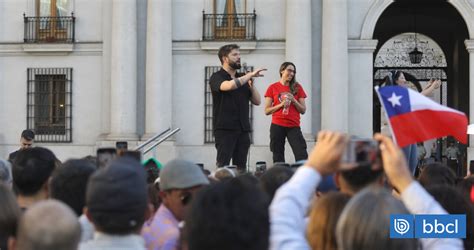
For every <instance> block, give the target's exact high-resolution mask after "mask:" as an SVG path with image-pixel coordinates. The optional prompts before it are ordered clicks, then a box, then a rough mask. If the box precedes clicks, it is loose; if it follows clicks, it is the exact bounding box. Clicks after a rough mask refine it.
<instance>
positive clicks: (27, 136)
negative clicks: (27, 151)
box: [21, 129, 35, 141]
mask: <svg viewBox="0 0 474 250" xmlns="http://www.w3.org/2000/svg"><path fill="white" fill-rule="evenodd" d="M21 137H23V138H25V139H26V140H27V141H31V140H33V139H35V132H33V131H32V130H29V129H25V130H23V132H21Z"/></svg>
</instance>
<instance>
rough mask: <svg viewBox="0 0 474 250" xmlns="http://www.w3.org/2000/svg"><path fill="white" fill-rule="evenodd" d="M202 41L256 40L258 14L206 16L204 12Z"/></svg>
mask: <svg viewBox="0 0 474 250" xmlns="http://www.w3.org/2000/svg"><path fill="white" fill-rule="evenodd" d="M202 18H203V26H202V40H204V41H214V40H256V37H255V26H256V25H255V24H256V19H257V14H255V10H254V11H253V13H244V14H205V13H204V11H203V12H202Z"/></svg>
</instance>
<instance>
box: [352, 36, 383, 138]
mask: <svg viewBox="0 0 474 250" xmlns="http://www.w3.org/2000/svg"><path fill="white" fill-rule="evenodd" d="M377 42H378V41H377V40H349V43H348V46H349V98H348V101H349V106H348V107H349V109H348V117H349V124H350V125H349V127H348V132H349V134H350V135H356V136H359V137H363V138H372V134H373V129H372V126H373V125H372V120H373V115H372V113H373V112H372V109H373V108H372V106H373V81H374V80H373V75H374V74H373V60H374V59H373V54H374V50H375V48H376V46H377Z"/></svg>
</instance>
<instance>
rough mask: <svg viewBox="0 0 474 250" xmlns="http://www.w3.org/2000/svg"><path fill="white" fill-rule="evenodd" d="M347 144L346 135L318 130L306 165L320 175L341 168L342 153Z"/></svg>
mask: <svg viewBox="0 0 474 250" xmlns="http://www.w3.org/2000/svg"><path fill="white" fill-rule="evenodd" d="M346 145H347V136H346V135H345V134H343V133H339V132H332V131H320V132H319V133H318V138H317V142H316V146H314V148H313V150H312V151H311V153H310V155H309V156H308V161H307V162H306V165H308V166H310V167H312V168H314V169H315V170H316V171H318V172H319V173H320V174H321V175H328V174H332V173H334V172H336V171H337V170H342V168H345V167H343V166H342V165H341V164H340V162H341V157H342V154H343V153H344V150H345V148H346Z"/></svg>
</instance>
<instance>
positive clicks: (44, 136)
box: [27, 68, 72, 142]
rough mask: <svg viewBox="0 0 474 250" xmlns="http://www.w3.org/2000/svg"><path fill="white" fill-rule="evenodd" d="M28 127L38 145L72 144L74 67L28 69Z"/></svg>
mask: <svg viewBox="0 0 474 250" xmlns="http://www.w3.org/2000/svg"><path fill="white" fill-rule="evenodd" d="M27 74H28V76H27V79H28V82H27V90H28V93H27V102H28V103H27V107H28V110H27V128H28V129H32V130H34V131H35V134H36V136H35V141H37V142H72V127H71V124H72V116H71V114H72V112H71V104H72V68H28V71H27Z"/></svg>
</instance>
